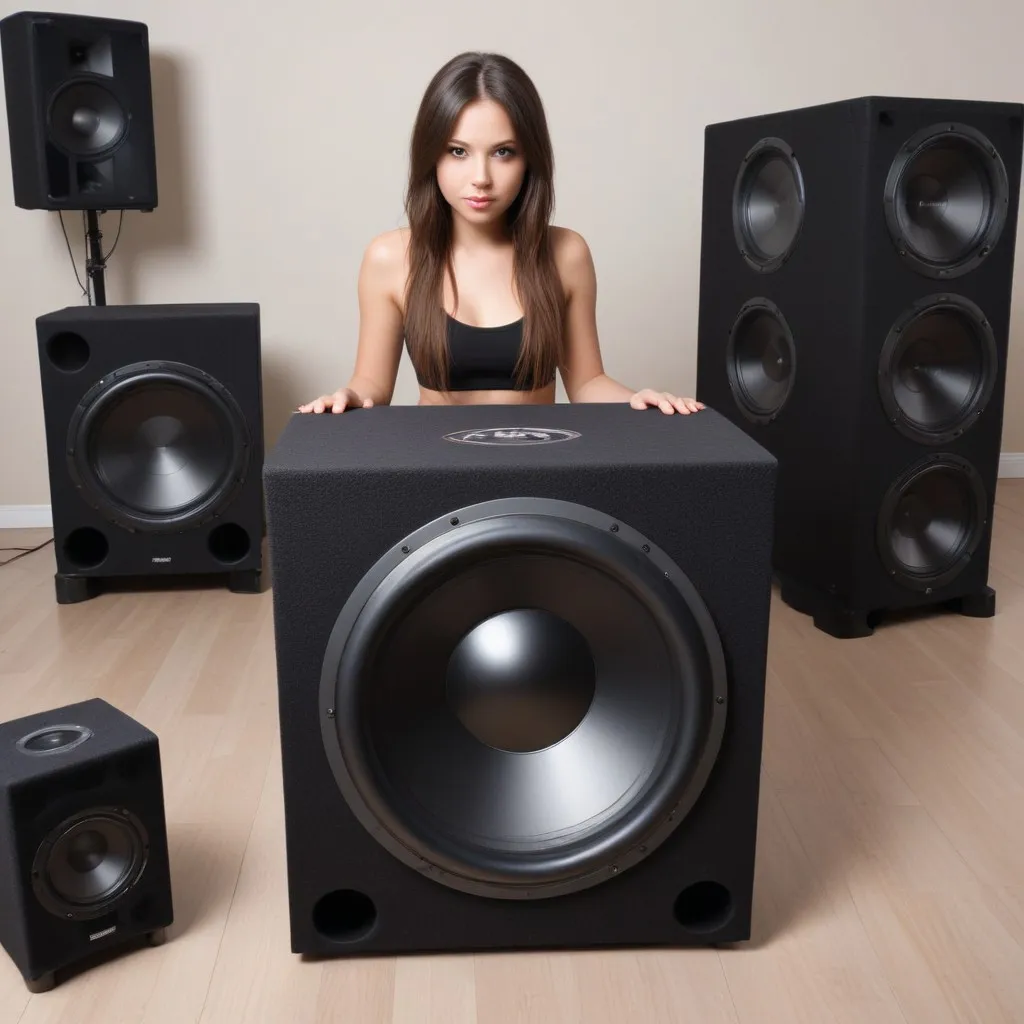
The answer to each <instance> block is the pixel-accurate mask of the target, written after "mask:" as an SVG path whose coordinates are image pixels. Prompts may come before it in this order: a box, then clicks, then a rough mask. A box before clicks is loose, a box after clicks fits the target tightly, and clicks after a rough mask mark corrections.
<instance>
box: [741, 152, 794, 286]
mask: <svg viewBox="0 0 1024 1024" xmlns="http://www.w3.org/2000/svg"><path fill="white" fill-rule="evenodd" d="M804 204H805V199H804V181H803V175H802V173H801V171H800V165H799V164H798V163H797V160H796V154H795V153H794V152H793V149H792V147H791V146H790V145H789V144H788V143H787V142H785V141H784V140H783V139H778V138H765V139H761V140H760V141H759V142H758V143H756V145H754V146H752V147H751V149H750V150H749V151H748V152H747V154H746V155H745V156H744V157H743V162H742V164H741V165H740V170H739V173H738V174H737V175H736V182H735V185H734V188H733V200H732V222H733V232H734V234H735V237H736V245H737V246H738V247H739V250H740V254H741V255H742V256H743V258H744V259H745V260H746V261H747V264H748V265H749V266H750V267H751V268H752V269H754V270H757V271H759V272H761V273H771V272H772V271H775V270H778V269H779V267H781V266H782V265H783V263H785V262H786V260H788V259H789V257H790V256H791V255H792V253H793V249H794V248H795V246H796V243H797V240H798V238H799V236H800V229H801V228H802V226H803V221H804Z"/></svg>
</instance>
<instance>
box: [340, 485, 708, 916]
mask: <svg viewBox="0 0 1024 1024" xmlns="http://www.w3.org/2000/svg"><path fill="white" fill-rule="evenodd" d="M623 638H628V641H627V640H625V639H623ZM320 699H321V725H322V733H323V739H324V743H325V748H326V751H327V756H328V760H329V762H330V764H331V768H332V771H333V773H334V776H335V779H336V781H337V783H338V785H339V787H340V789H341V790H342V793H343V795H344V796H345V799H346V802H347V803H348V805H349V806H350V807H351V808H352V809H353V811H354V812H355V813H356V814H357V816H358V817H359V819H360V820H361V821H362V823H363V824H364V825H365V826H366V828H367V829H368V831H369V832H370V833H371V834H372V835H373V836H374V837H375V838H376V839H377V840H378V841H379V842H380V843H381V844H382V845H383V846H384V847H385V848H386V849H387V850H389V851H390V852H391V853H393V854H394V855H395V856H396V857H398V858H399V859H400V860H402V861H403V862H405V863H406V864H409V865H411V866H413V867H415V868H416V869H417V870H419V871H421V872H423V873H424V874H425V875H427V876H428V877H431V878H434V879H435V880H437V881H438V882H440V883H442V884H445V885H448V886H451V887H453V888H456V889H461V890H463V891H467V892H473V893H477V894H481V895H487V896H492V897H497V898H507V899H516V898H540V897H544V896H553V895H556V894H561V893H565V892H570V891H575V890H579V889H583V888H585V887H588V886H591V885H595V884H597V883H599V882H601V881H603V880H605V879H607V878H610V877H613V876H614V875H615V874H616V873H618V872H619V871H623V870H626V869H627V868H629V867H630V866H631V865H632V864H635V863H637V862H638V861H640V860H642V859H643V858H644V857H646V856H647V855H648V854H649V853H650V852H651V851H653V850H654V849H655V848H656V847H657V846H658V845H659V844H660V843H661V842H662V841H663V840H664V839H665V838H666V837H667V836H668V835H669V834H670V833H671V832H672V830H673V829H674V828H676V827H677V826H678V825H679V824H680V822H681V821H682V820H683V818H684V817H685V816H686V814H687V812H688V810H689V808H690V807H691V806H692V804H693V802H694V801H695V800H696V798H697V796H698V795H699V793H700V792H701V790H702V788H703V786H704V783H705V781H706V779H707V776H708V774H709V772H710V771H711V768H712V766H713V764H714V761H715V758H716V756H717V753H718V749H719V745H720V743H721V738H722V732H723V729H724V723H725V714H726V675H725V663H724V656H723V653H722V647H721V643H720V640H719V638H718V635H717V632H716V630H715V627H714V624H713V622H712V620H711V617H710V615H709V613H708V611H707V609H706V608H705V606H704V604H703V602H702V601H701V599H700V597H699V595H698V594H697V592H696V590H695V589H694V587H693V586H692V584H691V583H690V582H689V580H688V579H687V578H686V577H685V575H684V574H683V573H682V571H681V570H680V569H679V568H678V566H676V565H675V564H674V563H672V562H671V561H670V560H669V559H668V558H667V557H666V556H665V555H664V554H663V553H662V552H660V551H659V550H657V549H656V548H655V546H654V545H652V544H651V543H650V542H649V541H647V540H646V539H645V538H643V537H642V536H641V535H640V534H638V533H636V532H635V531H634V530H632V529H631V528H630V527H629V526H628V525H626V524H624V523H617V522H613V521H612V520H610V519H609V518H608V517H607V516H606V515H603V514H601V513H599V512H596V511H594V510H592V509H589V508H585V507H582V506H579V505H575V504H572V503H566V502H560V501H549V500H540V499H501V500H496V501H490V502H485V503H483V504H481V505H477V506H472V507H470V508H467V509H462V510H459V511H458V512H454V513H451V514H450V515H448V516H445V517H443V518H441V519H438V520H435V521H433V522H431V523H428V524H426V525H425V526H424V527H422V528H421V529H419V530H417V531H416V532H414V533H412V534H410V535H409V536H407V537H406V538H405V539H404V540H402V541H401V542H400V543H399V544H397V545H396V546H395V547H394V548H392V549H391V550H390V551H389V552H388V553H387V554H386V555H384V556H383V557H382V558H381V559H380V560H379V561H378V562H377V563H376V564H375V565H374V567H373V568H372V569H371V570H370V572H368V573H367V575H366V576H365V577H363V579H362V580H361V581H360V583H359V584H358V585H357V586H356V588H355V589H354V590H353V592H352V594H351V597H350V598H349V600H348V602H347V603H346V605H345V607H344V608H343V610H342V611H341V613H340V615H339V617H338V620H337V622H336V624H335V627H334V630H333V632H332V635H331V639H330V642H329V644H328V648H327V652H326V655H325V659H324V664H323V674H322V679H321V693H320Z"/></svg>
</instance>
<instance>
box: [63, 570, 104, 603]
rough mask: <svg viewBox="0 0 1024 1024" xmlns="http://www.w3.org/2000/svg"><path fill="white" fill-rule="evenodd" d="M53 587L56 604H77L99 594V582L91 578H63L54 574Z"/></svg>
mask: <svg viewBox="0 0 1024 1024" xmlns="http://www.w3.org/2000/svg"><path fill="white" fill-rule="evenodd" d="M53 585H54V590H56V592H57V604H78V603H79V602H80V601H88V600H89V599H90V598H93V597H95V596H96V595H97V594H98V593H99V592H100V590H99V581H98V580H95V579H93V578H92V577H91V576H65V575H64V573H61V572H58V573H55V574H54V577H53Z"/></svg>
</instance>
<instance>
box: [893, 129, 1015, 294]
mask: <svg viewBox="0 0 1024 1024" xmlns="http://www.w3.org/2000/svg"><path fill="white" fill-rule="evenodd" d="M1009 194H1010V189H1009V181H1008V178H1007V174H1006V167H1005V166H1004V164H1003V160H1002V158H1001V157H1000V155H999V151H998V150H997V149H996V148H995V146H993V145H992V143H991V142H990V141H989V139H988V138H986V136H985V135H984V134H982V132H980V131H978V130H977V129H975V128H972V127H971V126H970V125H966V124H938V125H930V126H929V127H927V128H923V129H922V130H921V131H919V132H917V133H916V134H915V135H913V136H912V137H911V138H910V139H909V140H908V141H907V143H906V144H905V145H904V147H903V148H902V149H901V150H900V153H899V155H898V156H897V157H896V159H895V160H893V163H892V167H891V169H890V171H889V177H888V180H887V181H886V184H885V213H886V218H887V220H888V224H889V231H890V233H891V234H892V237H893V239H894V241H895V242H896V246H897V248H898V250H899V252H900V255H902V256H904V257H905V258H906V259H907V260H908V261H909V262H910V263H911V265H912V266H913V267H914V268H915V269H916V270H917V271H919V272H920V273H922V274H926V275H928V276H930V277H957V276H959V275H961V274H966V273H967V272H968V271H970V270H973V269H974V267H976V266H977V265H978V264H979V263H980V262H981V261H982V260H983V259H984V258H985V257H986V256H987V255H988V254H989V253H990V252H991V251H992V248H993V246H994V245H995V244H996V242H997V241H998V240H999V236H1000V235H1001V234H1002V231H1003V226H1004V224H1005V223H1006V214H1007V208H1008V204H1009Z"/></svg>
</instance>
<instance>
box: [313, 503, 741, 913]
mask: <svg viewBox="0 0 1024 1024" xmlns="http://www.w3.org/2000/svg"><path fill="white" fill-rule="evenodd" d="M495 517H498V518H511V517H524V518H528V519H533V520H536V519H542V518H548V519H560V520H568V521H569V522H570V523H572V524H574V525H580V524H582V525H584V526H586V527H590V528H591V529H596V530H599V531H601V532H602V533H603V534H607V535H608V536H609V537H610V538H614V543H616V544H620V543H621V544H622V545H623V552H624V553H628V554H629V555H630V556H631V557H632V558H637V556H638V555H639V557H640V558H642V559H644V560H646V561H648V562H649V563H650V575H651V576H652V577H653V576H657V577H660V579H661V581H662V583H663V584H665V585H668V586H670V587H671V588H672V590H673V591H674V594H675V595H676V597H677V599H678V600H680V601H681V602H684V603H685V604H686V606H687V608H688V610H689V612H690V614H691V615H692V618H693V620H694V622H695V628H696V630H697V631H698V633H699V637H700V639H701V641H702V642H703V644H704V650H705V653H706V655H707V658H708V661H709V663H710V679H711V693H710V694H709V697H710V700H709V708H708V723H707V728H706V730H705V732H704V734H703V744H702V749H701V752H700V755H699V757H698V758H697V759H696V761H695V763H692V764H691V767H690V770H689V772H688V773H687V774H686V776H685V780H684V781H683V782H682V784H681V785H679V782H678V780H676V787H670V789H671V790H672V793H671V795H672V799H671V800H665V801H664V803H662V804H661V813H660V815H659V817H658V819H657V820H656V821H655V822H654V823H653V824H651V825H650V826H649V827H648V828H647V830H646V831H644V832H642V833H636V834H633V835H631V836H630V837H629V842H628V844H627V845H624V846H623V847H622V848H621V849H618V850H616V851H615V852H614V853H613V854H612V855H610V856H609V858H608V859H607V860H606V861H605V862H604V863H603V864H602V865H601V866H600V867H597V868H589V869H585V870H583V871H580V872H577V873H572V874H570V875H568V876H567V877H559V878H556V879H546V880H541V879H533V880H530V881H524V882H516V883H512V882H509V881H504V880H502V881H497V880H494V879H491V878H484V877H481V876H478V875H473V874H471V873H469V872H467V871H463V870H458V871H456V870H450V869H446V868H442V867H440V866H439V865H438V864H437V862H436V861H435V860H433V859H431V858H430V856H429V851H425V848H424V845H423V843H421V842H420V841H419V840H418V839H417V838H416V837H415V836H414V835H413V834H412V833H410V832H408V831H407V830H404V829H402V828H401V827H400V826H399V827H398V828H393V827H391V826H389V825H388V824H386V822H385V821H384V820H383V819H382V817H381V816H380V815H379V814H378V813H377V812H376V811H375V810H374V808H373V806H372V804H373V803H374V800H375V799H376V801H377V802H378V803H381V800H380V798H379V797H377V795H376V793H373V792H371V793H365V792H364V791H363V786H362V785H361V783H360V781H359V780H360V779H362V778H364V777H365V776H366V774H367V769H366V768H365V766H364V764H362V763H360V761H359V759H358V758H357V759H356V760H355V761H353V763H351V764H350V761H349V757H348V756H346V750H345V745H344V744H343V743H342V741H341V739H340V737H339V730H341V729H347V730H348V731H349V735H350V737H351V736H352V735H353V732H355V733H358V731H359V730H358V727H356V726H353V724H352V723H351V722H348V721H347V720H346V714H345V713H344V711H345V707H344V703H343V702H342V701H340V700H339V697H341V696H342V692H341V691H342V681H343V678H344V662H343V657H344V655H345V650H346V646H347V644H348V640H349V637H350V636H351V635H352V633H353V630H354V628H355V627H356V625H357V620H358V618H359V616H360V614H361V613H362V611H363V608H364V606H365V605H366V604H367V602H368V600H369V599H370V598H371V597H372V596H373V595H374V593H375V592H377V590H378V588H379V587H380V586H381V584H382V583H384V582H385V581H386V580H387V578H388V577H389V576H390V575H391V574H392V572H394V570H396V569H400V568H401V567H402V565H403V563H405V562H407V561H408V560H410V559H415V558H416V557H417V556H418V555H422V556H424V557H429V555H430V554H431V553H432V551H433V550H436V549H437V548H438V546H439V545H442V544H443V543H444V538H445V537H446V536H448V535H449V534H450V533H452V532H453V531H466V530H467V529H469V530H472V529H474V528H476V527H480V526H482V525H485V521H486V520H488V519H493V518H495ZM727 690H728V677H727V668H726V662H725V655H724V651H723V648H722V644H721V640H720V638H719V636H718V631H717V628H716V626H715V623H714V620H713V618H712V616H711V614H710V612H709V611H708V609H707V607H706V606H705V604H704V602H703V599H702V598H701V597H700V595H699V593H698V592H697V589H696V588H695V587H694V585H693V584H692V583H691V581H690V580H689V578H688V577H687V576H686V575H685V573H684V572H683V571H682V570H681V569H680V567H679V566H678V565H677V564H676V563H675V562H674V561H672V559H670V558H669V557H668V555H667V554H666V553H665V552H663V551H662V550H660V549H659V548H658V547H657V546H656V545H654V544H653V543H652V542H651V541H650V540H648V539H647V538H646V537H644V536H643V535H642V534H640V533H639V532H638V531H636V530H634V529H632V528H631V527H630V526H628V525H627V524H626V523H623V522H622V521H621V520H616V519H615V518H614V517H612V516H609V515H607V514H605V513H601V512H598V511H596V510H595V509H593V508H588V507H585V506H582V505H578V504H575V503H572V502H566V501H560V500H554V499H540V498H500V499H494V500H491V501H485V502H481V503H479V504H474V505H471V506H468V507H466V508H462V509H458V510H453V511H451V512H449V513H447V514H446V515H443V516H440V517H438V518H436V519H434V520H432V521H430V522H428V523H426V524H424V525H423V526H421V527H420V528H419V529H417V530H415V531H413V532H412V533H411V534H409V535H408V536H406V537H404V538H402V540H400V541H399V542H398V543H396V544H395V545H393V546H392V547H391V548H390V549H389V550H388V551H387V552H386V553H385V554H384V555H382V556H381V557H380V558H379V559H378V560H377V562H376V563H375V564H374V565H373V566H372V567H371V568H370V569H369V570H368V571H367V573H366V574H365V575H364V576H363V577H362V578H361V579H360V581H359V583H358V584H357V585H356V587H355V588H354V589H353V591H352V593H351V595H350V596H349V598H348V600H347V601H346V603H345V605H344V607H343V608H342V609H341V611H340V613H339V615H338V618H337V620H336V621H335V624H334V627H333V628H332V631H331V635H330V639H329V641H328V644H327V647H326V651H325V654H324V659H323V668H322V671H321V679H320V695H319V697H320V708H319V711H320V726H321V735H322V739H323V743H324V750H325V753H326V755H327V759H328V762H329V764H330V767H331V771H332V773H333V776H334V778H335V781H336V783H337V784H338V787H339V789H340V791H341V795H342V796H343V797H344V799H345V801H346V803H347V805H348V807H349V809H350V811H351V812H352V813H353V814H354V815H355V816H356V818H357V819H358V820H359V821H360V822H361V823H362V825H363V826H364V827H365V828H366V830H367V831H368V832H369V833H370V835H372V836H373V838H374V839H376V840H377V842H379V843H380V844H381V846H382V847H384V849H386V850H387V851H388V852H390V853H391V854H393V855H394V856H395V857H396V858H397V859H398V860H399V861H401V862H402V863H404V864H406V865H408V866H410V867H412V868H413V869H415V870H416V871H418V872H419V873H420V874H422V875H424V876H426V877H428V878H431V879H432V880H434V881H436V882H438V883H440V884H443V885H446V886H448V887H450V888H453V889H457V890H461V891H463V892H467V893H471V894H474V895H480V896H487V897H491V898H500V899H510V900H511V899H539V898H545V897H552V896H560V895H564V894H566V893H571V892H577V891H580V890H582V889H585V888H589V887H590V886H593V885H597V884H599V883H601V882H603V881H606V880H607V879H609V878H612V877H615V876H616V875H618V874H621V873H622V872H623V871H625V870H627V869H629V868H630V867H632V866H633V865H635V864H637V863H639V862H640V861H642V860H643V859H644V858H646V857H647V856H649V854H650V853H651V852H653V851H654V850H655V849H656V848H657V847H658V846H659V845H660V844H661V843H662V842H664V841H665V840H666V839H667V838H668V837H669V835H671V833H672V832H673V831H674V830H675V829H676V828H677V827H678V826H679V825H680V824H681V822H682V821H683V820H684V819H685V817H686V815H687V814H688V813H689V811H690V809H691V808H692V806H693V805H694V804H695V803H696V801H697V799H698V798H699V796H700V794H701V793H702V792H703V790H704V787H705V785H706V782H707V779H708V777H709V776H710V774H711V772H712V770H713V768H714V765H715V763H716V760H717V756H718V752H719V750H720V747H721V743H722V738H723V735H724V731H725V724H726V716H727ZM354 745H356V746H358V745H359V744H358V743H355V744H354ZM362 760H363V761H365V757H364V758H363V759H362ZM663 774H667V773H663ZM669 777H671V776H669ZM370 785H371V789H376V787H374V786H373V785H372V783H370ZM392 817H393V816H392ZM399 832H401V833H403V834H398V833H399ZM424 851H425V852H426V853H427V854H428V855H425V852H424Z"/></svg>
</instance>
